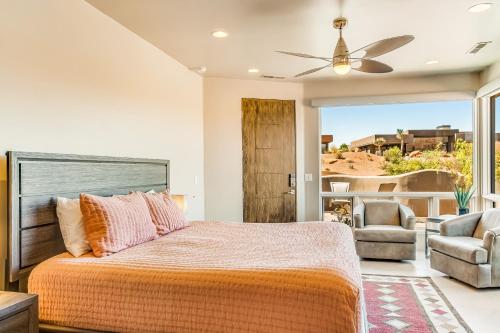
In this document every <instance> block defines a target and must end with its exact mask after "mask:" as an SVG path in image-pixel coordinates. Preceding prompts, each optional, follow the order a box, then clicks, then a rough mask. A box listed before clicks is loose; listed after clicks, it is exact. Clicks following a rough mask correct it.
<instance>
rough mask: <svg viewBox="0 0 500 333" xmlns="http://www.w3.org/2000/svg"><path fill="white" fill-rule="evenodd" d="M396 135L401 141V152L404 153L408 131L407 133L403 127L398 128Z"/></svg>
mask: <svg viewBox="0 0 500 333" xmlns="http://www.w3.org/2000/svg"><path fill="white" fill-rule="evenodd" d="M396 133H397V134H396V137H397V138H398V139H399V140H400V141H401V154H403V155H404V152H405V140H406V137H407V136H408V133H405V130H404V129H402V128H398V129H397V130H396Z"/></svg>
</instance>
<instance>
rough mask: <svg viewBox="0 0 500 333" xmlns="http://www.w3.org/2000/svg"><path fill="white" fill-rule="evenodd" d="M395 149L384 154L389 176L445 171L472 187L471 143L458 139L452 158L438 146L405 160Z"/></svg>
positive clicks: (498, 160)
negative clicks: (425, 171)
mask: <svg viewBox="0 0 500 333" xmlns="http://www.w3.org/2000/svg"><path fill="white" fill-rule="evenodd" d="M395 148H396V149H394V148H391V149H389V150H387V151H386V152H385V153H384V158H385V160H386V163H385V164H384V170H385V171H386V172H387V174H389V175H392V176H395V175H401V174H404V173H408V172H413V171H419V170H429V169H433V170H444V171H449V172H451V173H452V174H454V175H455V176H456V178H457V179H463V182H464V185H465V186H471V185H472V143H470V142H466V141H465V140H462V139H458V140H457V141H456V142H455V150H454V151H453V153H452V154H451V156H450V154H447V153H446V152H443V151H442V150H441V149H442V147H440V146H439V145H437V146H436V148H435V149H433V150H426V151H423V152H422V154H421V155H420V157H417V158H406V159H403V158H402V157H401V151H400V150H399V148H397V147H395ZM398 152H399V154H398ZM495 157H496V158H495V162H496V166H497V168H496V172H497V176H500V154H497V155H496V156H495Z"/></svg>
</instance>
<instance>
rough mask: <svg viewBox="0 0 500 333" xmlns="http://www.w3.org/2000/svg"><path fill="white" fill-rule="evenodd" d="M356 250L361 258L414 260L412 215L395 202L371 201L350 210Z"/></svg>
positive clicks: (404, 207) (415, 238) (414, 245)
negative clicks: (352, 216) (353, 223)
mask: <svg viewBox="0 0 500 333" xmlns="http://www.w3.org/2000/svg"><path fill="white" fill-rule="evenodd" d="M353 215H354V222H355V230H354V238H355V240H356V251H357V252H358V255H359V256H360V257H361V258H372V259H392V260H415V256H416V250H417V247H416V243H417V232H416V231H415V214H413V211H412V210H411V209H410V208H409V207H406V206H404V205H402V204H400V203H399V202H397V201H391V200H371V201H365V202H363V203H362V204H360V205H358V206H356V207H355V208H354V211H353Z"/></svg>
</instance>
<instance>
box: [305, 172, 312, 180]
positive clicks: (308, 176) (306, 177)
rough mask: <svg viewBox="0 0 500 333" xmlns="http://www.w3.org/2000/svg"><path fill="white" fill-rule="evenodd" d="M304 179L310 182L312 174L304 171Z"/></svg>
mask: <svg viewBox="0 0 500 333" xmlns="http://www.w3.org/2000/svg"><path fill="white" fill-rule="evenodd" d="M304 181H306V182H312V181H313V175H312V173H306V174H305V175H304Z"/></svg>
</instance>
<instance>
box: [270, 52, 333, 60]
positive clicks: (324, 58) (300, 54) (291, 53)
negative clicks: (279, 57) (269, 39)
mask: <svg viewBox="0 0 500 333" xmlns="http://www.w3.org/2000/svg"><path fill="white" fill-rule="evenodd" d="M276 52H278V53H282V54H287V55H291V56H294V57H301V58H310V59H321V60H325V61H332V59H330V58H326V57H315V56H313V55H310V54H305V53H295V52H288V51H276Z"/></svg>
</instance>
